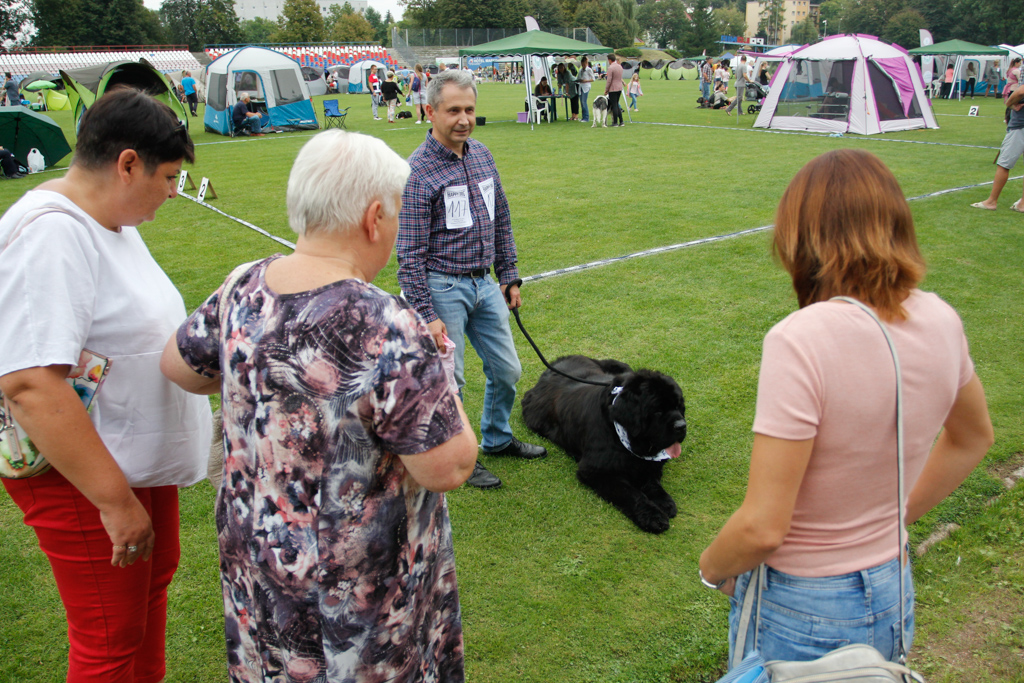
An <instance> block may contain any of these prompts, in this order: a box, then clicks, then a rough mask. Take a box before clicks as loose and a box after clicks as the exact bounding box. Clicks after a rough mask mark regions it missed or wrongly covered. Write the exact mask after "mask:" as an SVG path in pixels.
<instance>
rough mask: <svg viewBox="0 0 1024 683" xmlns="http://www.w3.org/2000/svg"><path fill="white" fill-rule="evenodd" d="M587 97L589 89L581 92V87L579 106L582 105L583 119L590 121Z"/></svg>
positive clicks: (588, 96)
mask: <svg viewBox="0 0 1024 683" xmlns="http://www.w3.org/2000/svg"><path fill="white" fill-rule="evenodd" d="M589 99H590V91H589V90H588V91H587V92H583V89H582V88H581V89H580V106H582V107H583V120H584V121H590V107H589V106H587V100H589Z"/></svg>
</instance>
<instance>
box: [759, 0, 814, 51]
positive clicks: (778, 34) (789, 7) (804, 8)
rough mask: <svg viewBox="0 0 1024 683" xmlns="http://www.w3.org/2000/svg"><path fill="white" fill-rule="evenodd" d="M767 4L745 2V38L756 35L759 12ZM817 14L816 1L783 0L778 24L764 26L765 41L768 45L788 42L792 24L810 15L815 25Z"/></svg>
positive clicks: (791, 32) (794, 24)
mask: <svg viewBox="0 0 1024 683" xmlns="http://www.w3.org/2000/svg"><path fill="white" fill-rule="evenodd" d="M768 4H769V3H768V2H758V0H750V1H749V2H747V32H746V33H745V34H744V35H745V36H746V37H747V38H753V37H754V36H756V35H757V32H758V28H759V26H760V24H761V12H762V11H764V9H765V6H766V5H768ZM819 16H820V15H819V7H818V3H816V2H814V3H812V2H811V1H810V0H784V1H783V3H782V12H781V17H780V22H779V24H780V25H779V26H777V27H776V26H774V25H772V26H766V27H765V32H766V33H767V34H768V41H767V42H768V43H769V44H770V45H783V44H785V43H788V42H789V37H790V36H791V35H792V34H793V27H794V26H796V25H797V24H799V23H800V22H801V21H804V20H805V19H807V17H811V19H812V20H813V21H814V23H815V25H817V24H818V21H819Z"/></svg>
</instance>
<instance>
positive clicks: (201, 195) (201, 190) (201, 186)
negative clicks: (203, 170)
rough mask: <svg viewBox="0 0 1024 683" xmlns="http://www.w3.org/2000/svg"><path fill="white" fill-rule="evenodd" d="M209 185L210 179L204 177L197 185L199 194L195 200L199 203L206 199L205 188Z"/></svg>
mask: <svg viewBox="0 0 1024 683" xmlns="http://www.w3.org/2000/svg"><path fill="white" fill-rule="evenodd" d="M209 184H210V179H209V178H205V177H204V178H203V181H202V182H201V183H199V194H197V195H196V198H197V199H198V200H199V201H203V200H204V199H206V188H207V186H209Z"/></svg>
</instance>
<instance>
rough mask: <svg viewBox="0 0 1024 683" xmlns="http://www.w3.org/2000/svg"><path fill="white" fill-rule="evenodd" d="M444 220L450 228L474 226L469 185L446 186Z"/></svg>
mask: <svg viewBox="0 0 1024 683" xmlns="http://www.w3.org/2000/svg"><path fill="white" fill-rule="evenodd" d="M444 222H445V227H446V228H448V229H449V230H460V229H462V228H471V227H473V214H472V212H471V211H470V210H469V187H468V186H467V185H452V186H451V187H446V188H444Z"/></svg>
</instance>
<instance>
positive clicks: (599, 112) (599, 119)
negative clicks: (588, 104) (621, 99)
mask: <svg viewBox="0 0 1024 683" xmlns="http://www.w3.org/2000/svg"><path fill="white" fill-rule="evenodd" d="M593 110H594V112H593V113H594V123H593V125H591V126H590V127H591V128H597V124H599V123H600V124H601V127H602V128H607V127H608V96H607V95H598V96H597V97H595V98H594V104H593Z"/></svg>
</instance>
